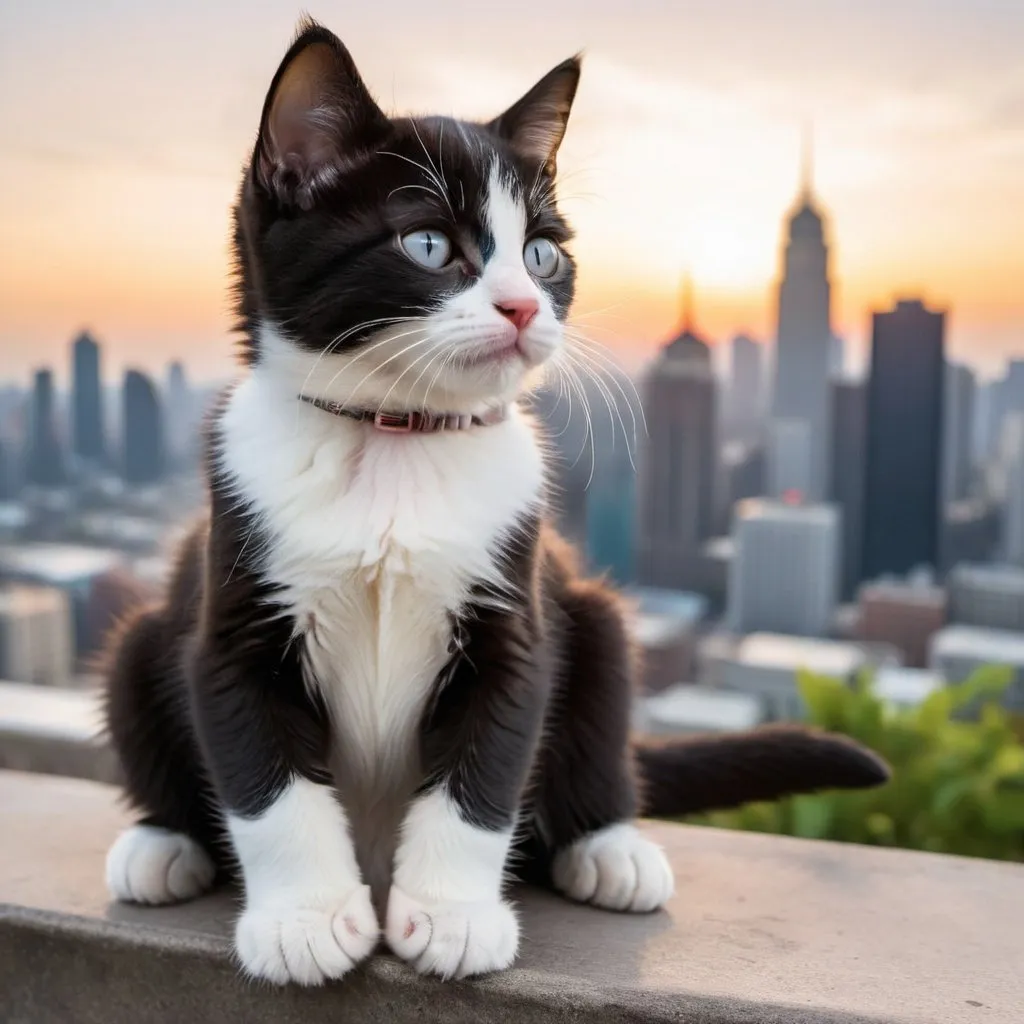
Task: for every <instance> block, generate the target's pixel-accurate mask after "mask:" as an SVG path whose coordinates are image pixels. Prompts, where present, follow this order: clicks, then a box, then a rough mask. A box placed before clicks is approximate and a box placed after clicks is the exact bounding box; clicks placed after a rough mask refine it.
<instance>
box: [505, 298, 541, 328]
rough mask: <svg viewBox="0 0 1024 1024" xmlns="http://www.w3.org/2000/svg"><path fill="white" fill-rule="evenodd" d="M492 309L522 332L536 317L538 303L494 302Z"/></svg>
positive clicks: (522, 300)
mask: <svg viewBox="0 0 1024 1024" xmlns="http://www.w3.org/2000/svg"><path fill="white" fill-rule="evenodd" d="M494 308H495V309H496V310H497V311H498V312H499V313H500V314H501V315H502V316H503V317H505V318H506V319H507V320H511V321H512V323H513V324H515V326H516V330H519V331H523V330H525V329H526V328H527V326H528V325H529V323H530V321H531V320H532V319H533V318H534V317H535V316H536V315H537V310H538V309H540V303H539V302H538V301H537V300H536V299H503V300H502V301H501V302H496V303H495V304H494Z"/></svg>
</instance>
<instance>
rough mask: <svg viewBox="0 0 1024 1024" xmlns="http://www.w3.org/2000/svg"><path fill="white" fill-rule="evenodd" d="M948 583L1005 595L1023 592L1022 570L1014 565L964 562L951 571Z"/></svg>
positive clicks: (1023, 571)
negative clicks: (996, 591)
mask: <svg viewBox="0 0 1024 1024" xmlns="http://www.w3.org/2000/svg"><path fill="white" fill-rule="evenodd" d="M950 583H951V585H953V586H956V585H957V584H967V585H968V586H974V587H985V588H986V589H989V590H998V591H1001V592H1003V593H1007V594H1019V593H1021V592H1022V591H1024V569H1021V568H1019V567H1018V566H1016V565H1000V564H993V565H990V564H985V563H975V562H964V563H962V564H961V565H958V566H956V568H954V569H953V571H952V573H951V574H950Z"/></svg>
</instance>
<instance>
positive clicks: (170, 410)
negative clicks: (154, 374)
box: [164, 362, 198, 466]
mask: <svg viewBox="0 0 1024 1024" xmlns="http://www.w3.org/2000/svg"><path fill="white" fill-rule="evenodd" d="M164 398H165V408H166V410H167V454H168V457H169V458H170V459H171V461H172V463H173V464H174V465H175V466H183V465H186V464H188V463H190V462H193V461H195V456H196V455H197V452H196V447H197V441H198V431H197V429H196V428H197V423H196V421H195V412H194V408H193V401H192V391H191V389H190V388H189V386H188V380H187V379H186V377H185V367H184V365H183V364H182V363H180V362H174V363H171V365H170V366H169V367H168V368H167V384H166V387H165V391H164Z"/></svg>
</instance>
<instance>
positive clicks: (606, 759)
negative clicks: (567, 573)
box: [524, 577, 673, 912]
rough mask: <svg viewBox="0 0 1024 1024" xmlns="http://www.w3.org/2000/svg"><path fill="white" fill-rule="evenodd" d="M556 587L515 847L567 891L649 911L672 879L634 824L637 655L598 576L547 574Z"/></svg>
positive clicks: (661, 898)
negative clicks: (559, 655)
mask: <svg viewBox="0 0 1024 1024" xmlns="http://www.w3.org/2000/svg"><path fill="white" fill-rule="evenodd" d="M555 596H556V600H557V603H558V605H559V606H560V608H561V610H562V612H563V614H564V616H565V619H566V620H567V624H568V632H567V635H566V642H565V648H564V653H563V657H564V662H563V666H562V672H561V674H560V678H559V682H558V692H557V695H556V696H555V698H554V700H553V701H552V704H553V705H554V707H555V708H556V711H555V714H554V715H553V716H552V719H551V721H550V723H549V729H548V734H547V741H546V744H545V750H544V754H543V759H542V763H541V766H540V769H541V770H540V776H539V779H538V786H537V790H536V802H535V804H534V820H535V827H534V829H533V837H532V838H531V839H530V840H529V841H528V843H527V848H526V851H524V852H526V853H527V855H528V856H532V857H533V859H534V861H535V862H536V861H539V862H540V863H534V864H533V865H532V872H531V873H532V874H533V875H534V877H538V876H539V878H540V879H541V880H543V881H547V882H548V883H549V884H551V885H553V886H554V888H556V889H557V890H559V891H560V892H561V893H562V894H563V895H565V896H567V897H569V898H570V899H573V900H577V901H579V902H581V903H590V904H593V905H595V906H599V907H604V908H607V909H609V910H627V911H637V912H642V911H650V910H654V909H656V908H657V907H660V906H661V905H662V904H664V903H665V902H666V901H667V900H668V898H669V897H670V896H671V895H672V891H673V878H672V869H671V868H670V866H669V863H668V860H667V859H666V857H665V855H664V853H663V852H662V850H661V848H660V847H659V846H658V845H657V844H656V843H653V842H651V841H650V840H649V839H647V838H645V837H644V835H643V834H642V833H641V832H640V831H639V830H638V829H637V828H636V826H635V825H634V824H633V819H634V817H635V815H636V813H637V807H638V797H637V784H636V780H635V771H634V764H633V756H632V753H631V750H630V745H629V731H630V714H631V710H632V709H631V701H632V693H633V686H634V678H635V673H636V658H635V657H634V654H633V651H632V648H631V644H630V641H629V638H628V635H627V629H626V624H625V616H624V612H623V609H622V607H621V602H620V599H619V598H618V597H617V596H616V595H615V594H614V593H612V592H611V591H610V590H608V589H607V588H606V587H605V586H604V585H603V584H601V583H600V582H598V581H593V580H580V579H575V578H572V577H563V578H562V579H561V580H557V581H556V583H555ZM538 869H539V870H538Z"/></svg>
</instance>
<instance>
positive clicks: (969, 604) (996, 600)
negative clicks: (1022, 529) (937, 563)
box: [948, 564, 1024, 633]
mask: <svg viewBox="0 0 1024 1024" xmlns="http://www.w3.org/2000/svg"><path fill="white" fill-rule="evenodd" d="M948 583H949V603H950V619H951V620H952V621H953V622H955V623H958V624H960V625H964V626H982V627H984V628H986V629H1010V630H1017V631H1018V632H1021V633H1024V569H1020V568H1018V567H1017V566H1011V565H972V564H965V565H958V566H957V567H956V568H955V569H954V570H953V571H952V572H951V573H950V574H949V580H948Z"/></svg>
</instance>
